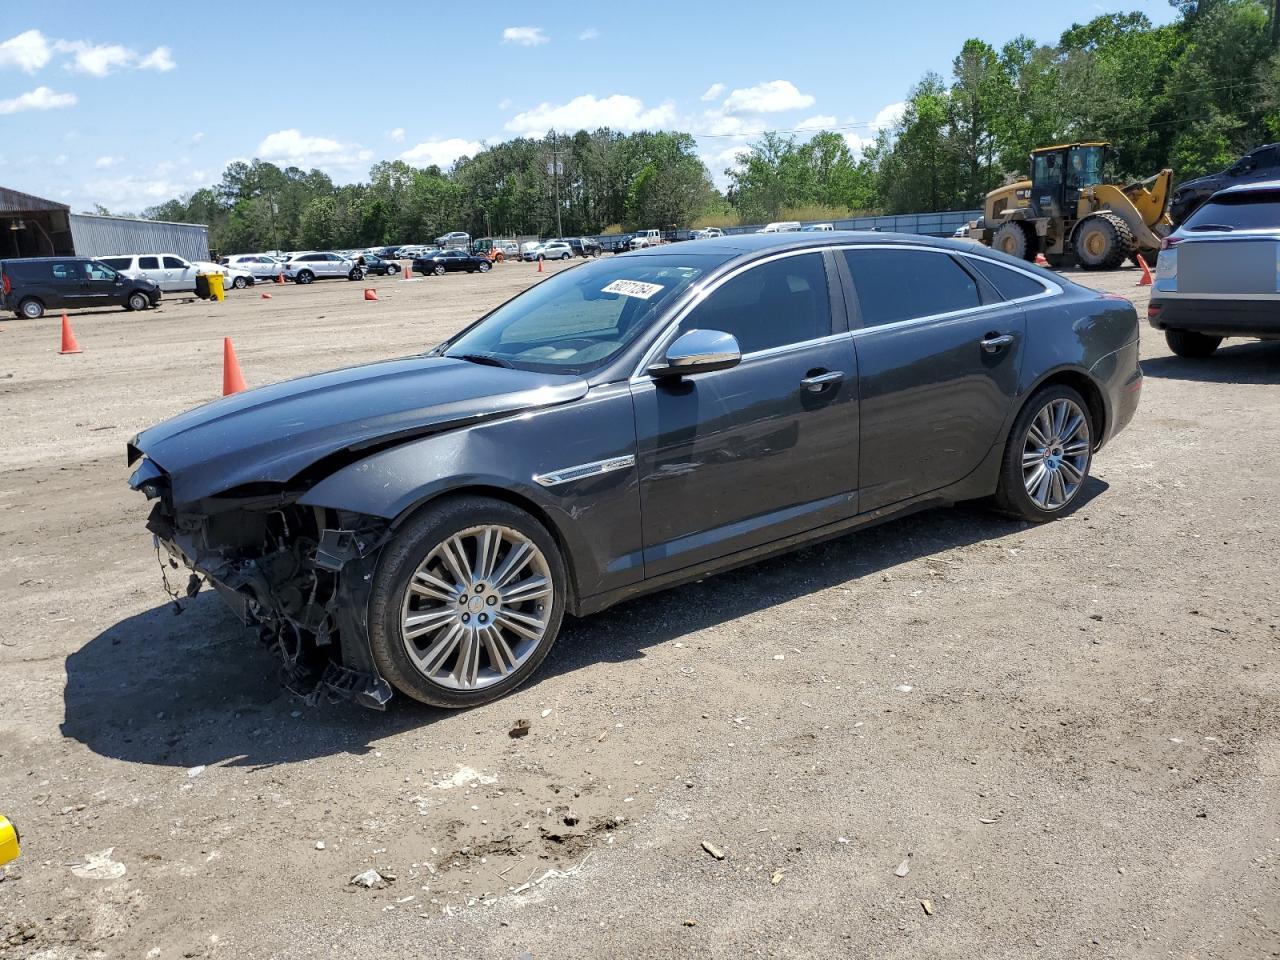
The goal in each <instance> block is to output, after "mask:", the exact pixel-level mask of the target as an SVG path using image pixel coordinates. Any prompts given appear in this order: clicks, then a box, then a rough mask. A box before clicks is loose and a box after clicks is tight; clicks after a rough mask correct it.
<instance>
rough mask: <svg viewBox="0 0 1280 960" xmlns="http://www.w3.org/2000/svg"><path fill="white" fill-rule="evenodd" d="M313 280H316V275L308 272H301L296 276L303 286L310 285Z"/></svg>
mask: <svg viewBox="0 0 1280 960" xmlns="http://www.w3.org/2000/svg"><path fill="white" fill-rule="evenodd" d="M315 278H316V275H315V274H314V273H312V272H311V271H310V270H303V271H302V272H301V273H300V274H298V282H299V283H304V284H305V283H311V282H313V281H314V280H315Z"/></svg>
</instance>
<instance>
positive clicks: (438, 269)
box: [431, 263, 444, 277]
mask: <svg viewBox="0 0 1280 960" xmlns="http://www.w3.org/2000/svg"><path fill="white" fill-rule="evenodd" d="M431 272H432V273H434V274H435V275H436V276H437V277H443V276H444V264H443V263H437V264H436V265H435V269H433V270H432V271H431Z"/></svg>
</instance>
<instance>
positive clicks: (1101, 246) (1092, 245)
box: [1073, 213, 1138, 270]
mask: <svg viewBox="0 0 1280 960" xmlns="http://www.w3.org/2000/svg"><path fill="white" fill-rule="evenodd" d="M1073 244H1074V246H1075V251H1076V260H1078V261H1079V263H1080V266H1081V267H1083V268H1084V269H1085V270H1114V269H1115V268H1116V267H1118V266H1120V264H1122V263H1124V261H1125V258H1126V257H1130V256H1133V255H1134V254H1135V253H1136V252H1137V248H1138V244H1137V241H1136V240H1134V238H1133V232H1132V231H1131V230H1130V229H1129V225H1128V224H1127V223H1125V222H1124V220H1123V219H1122V218H1121V217H1118V216H1116V215H1115V214H1114V213H1096V214H1093V215H1091V216H1088V217H1086V218H1085V219H1084V220H1082V221H1081V222H1080V225H1079V226H1078V227H1076V231H1075V236H1074V237H1073Z"/></svg>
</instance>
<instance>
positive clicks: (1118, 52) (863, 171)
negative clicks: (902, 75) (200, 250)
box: [144, 0, 1280, 252]
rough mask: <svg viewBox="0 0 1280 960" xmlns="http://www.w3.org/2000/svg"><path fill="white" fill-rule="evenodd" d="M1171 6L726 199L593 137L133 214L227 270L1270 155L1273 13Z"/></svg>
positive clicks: (1015, 61)
mask: <svg viewBox="0 0 1280 960" xmlns="http://www.w3.org/2000/svg"><path fill="white" fill-rule="evenodd" d="M1170 3H1171V5H1172V6H1174V7H1175V8H1177V16H1176V17H1175V19H1174V20H1173V21H1172V22H1171V23H1169V24H1166V25H1162V26H1159V27H1157V26H1153V25H1152V23H1151V21H1150V20H1149V19H1148V18H1147V17H1146V16H1145V15H1144V14H1142V13H1112V14H1105V15H1102V16H1099V17H1096V18H1094V19H1093V20H1090V21H1089V22H1088V23H1085V24H1076V25H1073V26H1072V27H1071V28H1070V29H1068V30H1067V31H1065V32H1064V33H1063V34H1062V36H1061V37H1060V38H1058V40H1057V42H1056V43H1053V44H1040V43H1037V42H1036V41H1034V40H1032V39H1031V38H1029V37H1025V36H1020V37H1016V38H1015V39H1013V40H1011V41H1009V42H1008V43H1005V44H1004V45H1003V46H1001V47H1000V48H999V49H998V50H997V49H996V48H995V47H993V46H992V45H991V44H989V43H987V42H985V41H983V40H980V39H970V40H967V41H966V42H965V43H964V45H963V46H962V47H961V49H960V52H959V54H958V55H957V56H956V58H955V60H954V61H953V63H952V68H951V73H950V75H949V76H946V77H944V76H942V75H940V74H937V73H927V74H925V75H924V76H923V77H922V78H921V80H920V81H919V82H918V83H917V84H916V85H915V86H914V87H912V88H911V90H910V91H909V94H908V97H907V99H906V102H905V106H904V110H903V112H902V115H901V118H900V119H899V120H898V121H897V122H896V123H894V124H893V125H892V126H890V127H887V128H884V129H881V130H879V131H878V132H877V133H876V137H875V139H874V141H872V142H871V143H869V144H864V143H862V142H860V141H858V140H854V142H855V145H856V146H857V149H855V148H854V147H851V146H850V140H851V139H854V138H852V137H846V136H845V135H844V133H842V132H841V131H839V130H825V131H820V132H817V133H814V134H812V135H805V134H801V133H796V132H790V133H788V132H770V133H765V134H764V135H763V136H761V137H760V138H759V140H758V141H757V142H755V143H753V144H752V145H751V146H750V148H749V149H747V150H745V151H744V152H743V153H742V154H741V155H740V156H739V157H738V159H737V161H736V162H735V163H734V165H733V166H732V167H730V168H729V169H728V170H726V171H725V174H726V176H727V178H728V188H727V189H726V190H725V191H724V192H723V193H722V192H720V191H719V190H717V189H716V188H715V187H714V185H713V181H712V177H711V175H710V172H709V171H708V169H707V167H706V166H705V164H704V163H703V161H702V159H701V158H700V157H699V155H698V147H697V141H696V140H695V138H694V137H693V136H692V135H691V134H689V133H683V132H674V131H658V132H649V131H642V132H639V133H631V134H624V133H620V132H618V131H614V130H610V129H599V130H595V131H586V130H579V131H577V132H576V133H572V134H568V135H565V134H557V133H554V132H553V133H550V134H548V135H547V136H545V137H542V138H519V139H515V140H511V141H508V142H505V143H499V144H495V145H493V146H489V147H486V148H485V149H483V150H481V151H480V152H479V153H477V154H476V155H475V156H474V157H464V158H462V159H461V160H459V161H457V162H456V163H455V164H453V166H452V167H451V168H449V169H447V170H444V169H441V168H440V167H437V166H431V167H426V168H417V167H413V166H410V165H409V164H407V163H405V162H403V161H400V160H395V161H388V162H382V163H378V164H376V165H375V166H374V167H373V168H372V169H371V170H370V171H369V176H368V179H367V180H366V181H364V182H360V183H353V184H342V185H339V184H335V183H334V182H333V180H332V179H331V178H330V177H329V176H328V175H327V174H325V173H323V172H321V171H319V170H310V171H305V170H302V169H299V168H297V167H285V168H283V169H282V168H280V167H278V166H276V165H274V164H271V163H267V162H263V161H260V160H254V161H253V162H251V163H245V162H236V163H233V164H231V165H230V166H228V167H227V169H226V171H225V172H224V173H223V175H222V179H221V180H220V181H219V182H218V183H217V184H215V185H213V186H211V187H208V188H205V189H201V190H197V191H195V192H194V193H193V194H190V195H189V196H186V197H183V198H178V199H174V200H170V201H168V202H166V203H163V204H160V205H159V206H157V207H153V208H151V209H149V210H147V211H145V213H144V215H145V216H147V217H150V218H153V219H161V220H178V221H186V222H197V223H207V224H208V225H209V228H210V246H211V247H213V248H215V249H217V250H219V251H224V252H236V251H241V250H246V251H247V250H263V249H300V248H313V249H323V248H330V247H363V246H372V245H382V244H398V243H408V242H420V241H423V240H428V239H430V238H432V237H435V236H438V235H440V234H443V233H445V232H447V231H450V230H458V229H462V230H466V231H467V232H469V233H470V234H472V235H473V236H485V235H493V236H511V235H524V234H537V235H540V236H546V235H550V234H553V233H556V232H560V233H562V234H563V235H566V236H572V235H578V234H597V233H604V232H611V231H614V230H622V229H637V228H643V227H660V228H667V227H686V226H701V225H712V224H715V225H729V224H735V223H759V222H763V221H767V220H777V219H833V218H837V217H844V216H850V215H853V214H858V213H904V212H917V211H919V212H925V211H936V210H949V209H950V210H953V209H968V208H975V207H978V206H980V205H981V201H982V198H983V196H984V195H985V194H986V193H987V192H988V191H989V190H991V189H994V188H995V187H997V186H999V185H1000V184H1001V183H1004V182H1006V181H1007V180H1008V179H1010V178H1013V177H1017V176H1021V175H1025V174H1026V168H1027V155H1028V153H1029V152H1030V151H1031V150H1032V149H1033V148H1035V147H1037V146H1042V145H1046V144H1049V143H1057V142H1065V141H1072V140H1083V139H1103V140H1108V141H1110V142H1111V143H1112V144H1113V145H1114V147H1115V148H1116V151H1117V169H1116V171H1115V174H1116V176H1117V178H1125V179H1127V178H1133V177H1145V176H1149V175H1150V174H1152V173H1155V172H1156V171H1157V170H1159V169H1161V168H1162V167H1165V166H1171V167H1173V169H1174V171H1175V176H1176V177H1177V179H1180V180H1181V179H1186V178H1188V177H1192V176H1196V175H1199V174H1201V173H1205V172H1208V171H1211V170H1216V169H1221V168H1222V167H1224V166H1226V165H1228V164H1229V163H1230V162H1231V161H1232V160H1233V159H1234V158H1235V157H1236V156H1238V155H1239V154H1240V153H1242V152H1244V151H1246V150H1248V149H1249V148H1251V147H1253V146H1256V145H1257V144H1259V143H1264V142H1267V141H1268V140H1277V139H1280V0H1170ZM846 132H850V131H846ZM798 214H799V215H798Z"/></svg>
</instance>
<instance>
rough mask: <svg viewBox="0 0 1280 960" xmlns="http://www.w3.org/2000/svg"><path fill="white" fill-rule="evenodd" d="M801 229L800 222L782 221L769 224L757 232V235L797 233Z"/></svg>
mask: <svg viewBox="0 0 1280 960" xmlns="http://www.w3.org/2000/svg"><path fill="white" fill-rule="evenodd" d="M799 229H800V221H799V220H781V221H779V222H778V223H769V224H766V225H765V226H763V227H761V228H760V229H759V230H757V231H756V232H757V233H796V232H798V231H799Z"/></svg>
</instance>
